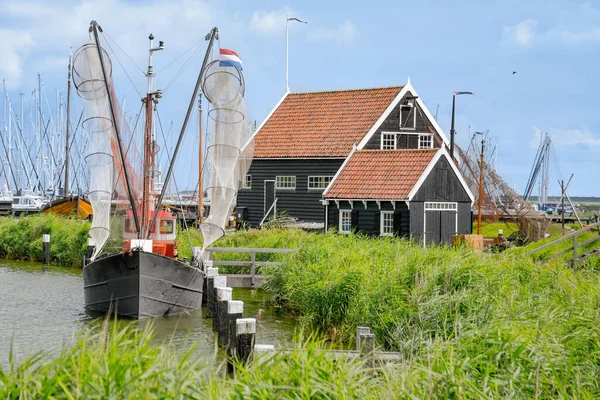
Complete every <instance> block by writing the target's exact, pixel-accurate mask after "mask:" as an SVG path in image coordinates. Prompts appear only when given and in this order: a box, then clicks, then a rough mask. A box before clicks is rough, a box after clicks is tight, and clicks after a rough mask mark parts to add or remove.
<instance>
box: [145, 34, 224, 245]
mask: <svg viewBox="0 0 600 400" xmlns="http://www.w3.org/2000/svg"><path fill="white" fill-rule="evenodd" d="M218 33H219V30H218V29H217V27H214V28H212V29H211V30H210V32H209V33H208V34H207V35H206V37H205V40H210V41H209V42H208V47H207V49H206V54H205V55H204V61H203V62H202V68H200V73H199V74H198V80H196V86H195V87H194V93H192V98H191V99H190V104H189V106H188V109H187V112H186V114H185V119H184V120H183V125H182V126H181V132H179V137H178V138H177V144H176V145H175V150H174V151H173V157H171V164H170V165H169V169H168V170H167V175H166V176H165V180H164V181H163V187H162V190H161V191H160V196H159V197H158V202H157V203H156V204H157V205H156V208H157V209H158V208H160V205H161V204H162V201H163V197H164V196H165V192H166V190H167V187H168V186H169V181H170V180H171V174H172V173H173V168H174V166H175V160H177V153H179V147H181V142H182V140H183V136H184V134H185V130H186V129H187V125H188V122H189V120H190V115H191V114H192V111H193V109H194V101H195V99H196V96H197V95H198V91H199V90H200V84H201V83H202V76H203V75H204V70H205V69H206V65H207V63H208V57H209V56H210V51H211V50H212V46H213V43H214V41H215V38H216V37H217V34H218ZM157 216H158V213H154V217H152V223H151V224H150V228H149V229H148V234H147V235H146V239H148V238H150V232H152V229H153V228H154V224H156V217H157Z"/></svg>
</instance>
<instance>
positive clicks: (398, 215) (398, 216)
mask: <svg viewBox="0 0 600 400" xmlns="http://www.w3.org/2000/svg"><path fill="white" fill-rule="evenodd" d="M401 224H402V212H401V211H396V212H394V236H397V235H399V234H401V232H400V228H401Z"/></svg>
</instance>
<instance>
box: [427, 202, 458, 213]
mask: <svg viewBox="0 0 600 400" xmlns="http://www.w3.org/2000/svg"><path fill="white" fill-rule="evenodd" d="M425 211H454V212H457V211H458V203H452V202H439V201H436V202H425Z"/></svg>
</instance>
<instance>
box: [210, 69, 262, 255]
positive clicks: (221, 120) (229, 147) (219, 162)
mask: <svg viewBox="0 0 600 400" xmlns="http://www.w3.org/2000/svg"><path fill="white" fill-rule="evenodd" d="M202 90H203V93H204V96H205V97H206V99H207V100H208V101H209V102H210V104H211V106H212V109H211V110H210V111H209V112H208V124H209V126H208V132H207V133H208V134H207V136H208V137H209V143H208V146H207V150H206V161H205V165H206V164H209V167H205V168H207V169H210V175H209V177H208V185H207V189H206V192H207V195H208V198H209V200H210V213H209V215H208V217H207V218H206V219H205V220H204V222H202V224H200V230H201V231H202V235H203V237H204V243H203V250H204V249H206V248H207V247H208V246H210V245H211V244H212V243H213V242H214V241H215V240H217V239H218V238H220V237H221V236H223V235H224V234H225V230H224V229H225V225H226V223H227V221H228V220H229V217H230V216H231V214H232V212H233V208H234V206H235V203H236V196H237V193H238V190H239V188H240V187H241V185H242V182H243V180H244V179H245V176H246V173H247V172H248V169H249V168H250V163H251V161H252V154H253V151H254V147H253V145H252V143H251V142H250V138H251V136H252V133H253V132H252V127H251V125H250V124H249V123H248V121H247V120H246V107H245V102H244V93H245V83H244V77H243V75H242V72H241V70H240V69H238V68H235V67H221V66H219V61H218V60H215V61H213V62H211V63H210V64H209V65H207V67H206V70H205V73H204V76H203V80H202Z"/></svg>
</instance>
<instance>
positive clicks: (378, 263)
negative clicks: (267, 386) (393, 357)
mask: <svg viewBox="0 0 600 400" xmlns="http://www.w3.org/2000/svg"><path fill="white" fill-rule="evenodd" d="M282 261H283V264H282V265H281V266H278V267H271V268H269V278H268V280H267V282H266V290H267V292H268V294H269V298H270V302H271V304H272V305H274V306H276V307H280V308H282V309H284V310H287V312H290V313H294V314H296V315H297V316H298V317H299V319H300V321H301V324H302V325H303V326H305V327H307V328H310V329H316V330H318V331H320V332H322V333H324V334H326V335H327V336H328V337H330V338H332V339H333V340H341V341H344V342H352V338H353V336H354V332H355V329H356V326H370V327H371V328H372V330H373V331H374V332H375V333H376V336H377V338H378V339H379V341H380V345H382V346H383V347H385V348H387V349H391V350H397V351H400V352H402V353H403V354H405V356H406V358H407V359H410V360H414V361H415V362H417V363H420V364H422V365H424V366H427V368H426V370H430V372H431V373H432V374H433V373H436V374H437V373H439V372H440V371H439V369H445V368H451V369H453V370H454V373H467V374H468V375H469V376H471V379H472V384H473V385H475V386H476V387H477V388H478V389H480V390H484V389H485V385H486V384H491V382H495V383H494V385H500V386H504V385H506V384H508V382H512V383H511V384H510V385H514V384H515V383H516V381H515V379H516V380H517V381H518V382H519V383H518V385H519V388H518V391H519V393H521V395H523V393H527V396H524V397H534V396H533V395H534V394H535V393H539V390H541V389H540V388H541V387H543V386H546V387H549V386H555V387H558V386H561V385H562V386H563V387H564V389H565V390H566V392H564V393H563V392H548V393H553V394H552V395H551V397H556V396H561V395H563V394H566V393H569V390H572V389H573V387H576V388H577V390H582V391H583V392H585V393H588V394H589V393H596V394H600V392H598V386H597V385H598V382H600V381H599V380H598V379H599V378H600V369H599V368H598V364H599V363H600V341H598V337H600V328H599V326H600V295H599V294H600V280H599V274H598V272H597V271H596V269H595V268H596V265H595V263H593V262H592V263H589V264H586V265H584V266H582V267H581V268H579V269H577V270H575V271H574V270H572V269H569V268H566V267H565V266H564V265H563V264H561V263H559V262H549V263H545V264H536V263H535V262H534V261H533V260H532V259H531V258H530V257H529V256H527V255H526V250H525V249H515V250H511V251H508V252H505V253H502V254H482V255H476V254H473V253H471V252H470V251H469V250H467V249H460V248H457V249H448V248H443V247H437V248H436V247H428V248H426V249H424V248H423V247H421V246H418V245H415V244H413V243H411V242H409V241H406V240H398V239H381V238H364V237H360V236H354V235H350V236H347V235H311V236H309V237H308V238H307V239H306V240H304V241H303V242H302V244H301V246H300V249H299V251H298V252H297V253H296V254H292V255H288V256H286V257H283V258H282ZM432 368H433V370H431V369H432ZM505 389H506V388H505ZM503 390H504V389H503ZM515 390H517V389H515ZM522 390H523V391H524V392H521V391H522ZM588 390H589V392H586V391H588ZM583 392H582V393H583ZM483 393H485V391H484V392H483ZM570 394H571V395H572V394H573V393H570ZM580 394H581V393H580Z"/></svg>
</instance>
